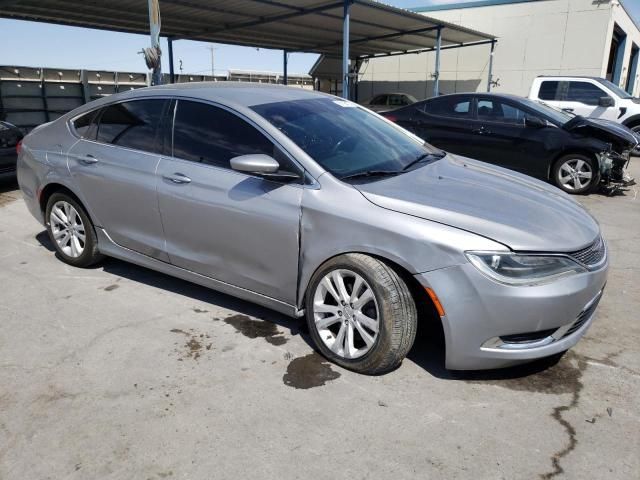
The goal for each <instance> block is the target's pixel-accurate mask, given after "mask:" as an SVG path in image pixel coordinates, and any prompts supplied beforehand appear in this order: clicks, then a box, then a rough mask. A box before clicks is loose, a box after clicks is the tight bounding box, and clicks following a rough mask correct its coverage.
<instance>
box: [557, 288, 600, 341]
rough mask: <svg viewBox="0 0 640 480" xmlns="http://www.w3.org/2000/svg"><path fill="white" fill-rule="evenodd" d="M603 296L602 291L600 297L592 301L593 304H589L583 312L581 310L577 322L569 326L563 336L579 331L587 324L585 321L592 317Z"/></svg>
mask: <svg viewBox="0 0 640 480" xmlns="http://www.w3.org/2000/svg"><path fill="white" fill-rule="evenodd" d="M601 298H602V292H600V294H599V295H598V297H597V298H596V299H594V301H593V302H591V305H589V306H588V307H587V308H585V309H584V310H583V311H582V312H580V315H578V318H576V320H575V322H573V325H571V327H569V330H567V331H566V332H565V334H564V335H563V336H562V338H565V337H568V336H569V335H571V334H573V333H575V332H577V331H578V330H579V329H580V327H582V326H583V325H584V324H585V322H586V321H587V320H589V319H590V318H591V316H592V315H593V312H595V310H596V308H597V306H598V303H599V302H600V299H601Z"/></svg>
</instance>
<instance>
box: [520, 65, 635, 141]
mask: <svg viewBox="0 0 640 480" xmlns="http://www.w3.org/2000/svg"><path fill="white" fill-rule="evenodd" d="M529 98H530V99H531V100H539V101H542V102H544V103H546V104H548V105H552V106H554V107H558V108H561V109H563V110H565V111H567V112H571V113H574V114H576V115H581V116H583V117H596V118H601V119H603V120H611V121H614V122H618V123H621V124H622V125H624V126H626V127H629V128H630V129H631V130H633V131H634V132H635V133H636V134H637V135H640V98H635V97H632V96H631V95H629V94H628V93H627V92H625V91H624V90H623V89H622V88H620V87H618V86H617V85H615V84H613V83H611V82H610V81H609V80H605V79H604V78H598V77H552V76H540V77H537V78H536V79H535V80H534V81H533V84H532V85H531V91H530V92H529Z"/></svg>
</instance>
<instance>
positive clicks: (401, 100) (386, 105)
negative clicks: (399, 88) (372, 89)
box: [363, 93, 418, 113]
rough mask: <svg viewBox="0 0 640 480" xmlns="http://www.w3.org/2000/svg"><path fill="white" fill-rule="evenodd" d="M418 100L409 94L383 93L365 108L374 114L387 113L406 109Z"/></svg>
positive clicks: (371, 100) (370, 101)
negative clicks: (397, 109)
mask: <svg viewBox="0 0 640 480" xmlns="http://www.w3.org/2000/svg"><path fill="white" fill-rule="evenodd" d="M417 101H418V100H416V98H415V97H414V96H412V95H409V94H408V93H381V94H379V95H376V96H375V97H373V98H372V99H370V100H369V101H368V102H366V103H364V104H363V106H365V107H367V108H368V109H369V110H373V111H374V112H378V113H379V112H386V111H388V110H395V109H396V108H400V107H406V106H407V105H411V104H413V103H416V102H417Z"/></svg>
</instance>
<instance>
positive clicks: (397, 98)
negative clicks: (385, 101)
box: [389, 95, 409, 107]
mask: <svg viewBox="0 0 640 480" xmlns="http://www.w3.org/2000/svg"><path fill="white" fill-rule="evenodd" d="M404 105H409V102H408V101H407V98H406V97H405V96H404V95H389V106H391V107H402V106H404Z"/></svg>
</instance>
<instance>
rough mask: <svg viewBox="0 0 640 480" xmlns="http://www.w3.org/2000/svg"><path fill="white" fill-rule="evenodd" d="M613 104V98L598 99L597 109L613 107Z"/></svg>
mask: <svg viewBox="0 0 640 480" xmlns="http://www.w3.org/2000/svg"><path fill="white" fill-rule="evenodd" d="M615 104H616V102H614V100H613V98H611V97H600V98H599V99H598V106H599V107H613V106H614V105H615Z"/></svg>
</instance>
